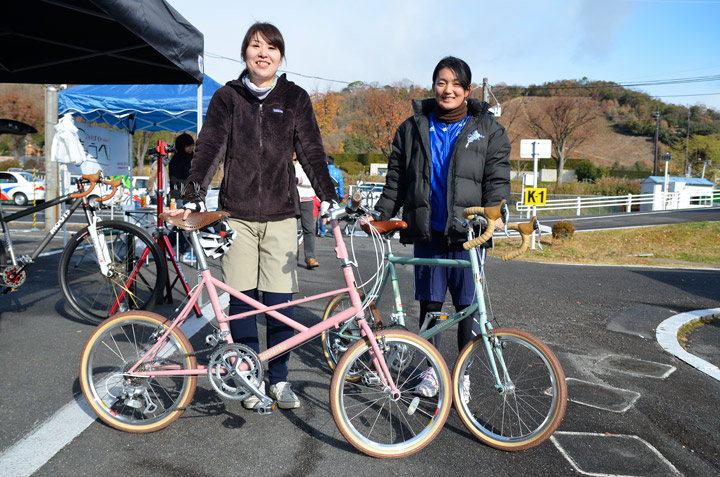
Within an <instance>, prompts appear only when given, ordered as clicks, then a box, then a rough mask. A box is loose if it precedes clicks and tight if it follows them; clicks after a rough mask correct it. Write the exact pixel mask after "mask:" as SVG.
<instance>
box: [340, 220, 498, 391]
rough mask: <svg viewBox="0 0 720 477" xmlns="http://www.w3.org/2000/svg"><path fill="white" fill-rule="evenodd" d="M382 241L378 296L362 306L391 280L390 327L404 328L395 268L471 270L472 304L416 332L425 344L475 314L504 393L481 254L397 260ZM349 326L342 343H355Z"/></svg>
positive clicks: (473, 251) (343, 330) (342, 332)
mask: <svg viewBox="0 0 720 477" xmlns="http://www.w3.org/2000/svg"><path fill="white" fill-rule="evenodd" d="M474 235H475V234H474V232H473V228H472V227H468V232H467V240H468V241H471V240H472V239H473V238H475V237H474ZM383 240H384V241H385V245H386V248H387V250H388V252H387V253H386V254H385V266H384V267H385V273H384V277H383V281H382V283H381V284H380V286H379V288H378V293H376V294H372V295H368V296H367V297H366V298H365V300H364V302H363V306H367V305H368V304H369V303H370V302H373V301H375V302H377V301H379V300H380V298H381V297H382V294H383V291H384V290H385V286H386V285H387V281H388V280H390V282H391V284H392V292H393V305H394V311H393V313H392V314H391V317H392V321H391V323H392V324H395V323H397V324H398V325H401V326H405V315H406V313H405V312H404V310H403V305H402V299H401V297H400V287H399V285H398V277H397V270H396V268H395V266H396V265H426V266H433V267H455V268H471V269H472V273H473V282H474V284H475V300H474V301H473V303H472V304H470V305H469V306H468V307H466V308H465V309H463V310H461V311H459V312H457V313H454V314H452V315H448V316H447V318H443V319H439V320H436V324H435V325H434V326H433V327H432V328H429V329H425V328H424V327H423V328H422V329H420V330H419V332H418V335H420V336H421V337H423V338H425V339H426V340H430V338H432V337H433V336H435V335H437V334H438V333H442V332H443V331H445V330H446V329H448V328H450V327H451V326H453V325H455V324H457V323H459V322H460V321H462V320H464V319H466V318H470V317H471V316H472V315H473V314H474V313H475V312H477V313H478V317H479V319H478V324H479V326H480V334H481V335H482V337H483V343H484V344H485V349H486V351H487V354H488V356H492V354H493V351H494V354H495V356H496V358H497V359H490V360H489V361H490V363H491V366H492V368H493V374H494V376H495V386H496V388H497V389H499V390H502V389H504V386H503V385H502V383H501V380H500V376H499V373H498V369H497V364H496V361H499V362H500V364H501V368H502V371H503V374H507V369H506V367H505V362H504V360H503V359H502V351H501V350H500V349H499V348H497V347H494V346H493V345H492V343H491V339H490V336H489V335H488V332H489V331H491V330H492V323H491V322H490V320H489V319H488V312H487V308H486V304H485V294H484V293H483V285H482V283H483V275H484V273H483V270H484V266H485V260H484V258H483V259H482V260H481V259H480V256H479V254H480V252H479V251H478V248H477V247H474V248H472V249H470V250H469V254H470V260H462V259H444V258H416V257H398V256H396V255H393V253H392V247H391V243H390V239H389V238H385V237H383ZM349 324H350V322H348V323H345V324H343V325H342V326H341V328H340V329H339V330H338V331H337V334H338V335H339V336H341V337H342V338H345V339H356V337H354V336H353V335H352V333H346V330H347V328H348V326H349Z"/></svg>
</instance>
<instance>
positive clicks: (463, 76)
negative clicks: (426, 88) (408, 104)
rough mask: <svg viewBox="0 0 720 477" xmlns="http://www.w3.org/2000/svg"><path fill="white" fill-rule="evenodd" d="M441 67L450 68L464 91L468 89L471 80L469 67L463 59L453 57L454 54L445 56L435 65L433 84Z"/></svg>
mask: <svg viewBox="0 0 720 477" xmlns="http://www.w3.org/2000/svg"><path fill="white" fill-rule="evenodd" d="M443 68H450V69H451V70H452V72H453V73H455V76H457V79H458V81H459V82H460V86H462V87H463V89H464V90H465V91H467V90H468V89H470V84H471V82H472V73H471V72H470V67H469V66H468V64H467V63H465V62H464V61H463V60H461V59H460V58H455V57H454V56H446V57H445V58H443V59H442V60H440V62H439V63H438V64H437V66H435V69H434V70H433V75H432V80H433V84H435V80H437V77H438V74H440V70H441V69H443Z"/></svg>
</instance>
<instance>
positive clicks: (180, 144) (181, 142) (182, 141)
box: [175, 133, 195, 151]
mask: <svg viewBox="0 0 720 477" xmlns="http://www.w3.org/2000/svg"><path fill="white" fill-rule="evenodd" d="M193 144H195V140H194V139H193V137H192V136H191V135H189V134H188V133H182V134H181V135H179V136H178V137H176V138H175V150H176V151H181V150H183V149H185V148H186V147H187V146H192V145H193Z"/></svg>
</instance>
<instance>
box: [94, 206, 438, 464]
mask: <svg viewBox="0 0 720 477" xmlns="http://www.w3.org/2000/svg"><path fill="white" fill-rule="evenodd" d="M365 213H367V211H366V210H365V209H363V208H362V207H360V205H359V203H358V202H354V203H353V204H352V205H351V207H348V208H344V207H342V208H336V209H333V210H331V211H330V216H329V219H330V224H331V229H332V232H333V235H334V237H335V244H336V249H335V250H336V255H337V258H338V260H339V261H340V268H341V271H342V274H343V278H344V286H343V287H342V288H340V289H337V290H332V291H328V292H326V293H321V294H318V295H314V296H310V297H305V298H301V299H297V300H293V301H291V302H288V303H286V304H282V305H276V306H272V307H266V306H264V305H263V304H262V303H260V302H258V301H255V300H253V299H252V298H250V297H248V296H246V295H244V294H243V293H241V292H239V291H237V290H235V289H233V288H231V287H230V286H228V285H226V284H224V283H223V282H222V281H220V280H218V279H216V278H214V277H213V276H212V275H211V274H210V271H209V269H208V265H207V258H206V254H205V250H204V249H203V247H202V246H201V242H200V238H201V233H202V232H200V231H201V230H202V229H204V228H206V227H208V226H210V225H212V224H214V223H216V222H218V221H221V220H222V219H224V218H225V217H226V216H227V213H225V212H203V213H197V214H191V215H190V217H188V220H187V221H182V219H181V216H176V217H171V216H168V215H167V214H163V217H162V219H163V220H165V221H166V222H168V223H171V224H172V225H175V226H177V227H179V228H181V229H183V230H186V231H189V232H190V240H191V243H192V245H193V247H194V248H195V250H196V252H197V257H198V261H199V264H200V270H201V281H200V283H199V284H198V286H197V287H195V288H194V289H193V290H192V291H191V293H190V296H189V300H188V302H187V303H186V304H185V306H184V307H183V309H182V311H181V312H180V314H179V315H178V316H177V317H176V318H175V319H173V320H172V321H171V320H168V319H165V318H163V317H162V316H160V315H157V314H155V313H150V312H144V311H129V312H125V313H121V314H118V315H115V316H113V317H111V318H108V319H107V320H106V321H104V322H103V323H101V324H100V325H99V326H98V327H97V329H96V330H95V331H94V332H93V333H92V335H91V336H90V337H89V338H88V341H87V343H86V345H85V347H84V349H83V352H82V357H81V360H80V384H81V387H82V391H83V394H84V396H85V398H86V399H87V401H88V403H89V404H90V407H91V408H92V409H93V411H94V412H95V413H96V414H97V415H98V416H99V417H100V419H102V420H103V421H104V422H105V423H107V424H108V425H110V426H112V427H114V428H116V429H120V430H123V431H127V432H153V431H157V430H160V429H163V428H165V427H167V426H168V425H170V424H171V423H172V422H174V421H175V420H176V419H178V418H179V417H180V416H181V415H182V413H183V412H184V411H185V409H186V408H187V407H188V406H189V405H190V402H191V401H192V398H193V395H194V394H195V388H196V386H197V378H198V376H206V377H207V378H208V380H209V382H210V385H211V387H212V388H213V389H214V390H215V391H216V392H217V393H218V394H219V395H220V396H222V397H224V398H226V399H245V398H247V397H249V396H250V395H251V394H252V395H255V396H257V397H258V398H259V400H260V401H259V402H258V404H257V405H256V406H255V411H256V412H258V413H260V414H266V413H270V412H272V411H273V409H274V408H275V402H274V401H273V400H272V399H271V398H270V397H268V396H267V395H265V394H264V393H262V392H261V391H260V389H259V385H260V383H261V382H262V380H263V363H265V362H267V361H268V360H270V359H272V358H274V357H277V356H279V355H281V354H284V353H288V352H290V351H291V350H292V349H293V348H295V347H296V346H299V345H301V344H303V343H306V342H307V341H309V340H310V339H312V338H315V337H317V336H320V334H321V333H322V332H323V331H326V330H328V329H330V328H333V327H338V326H340V324H341V323H343V322H345V321H347V320H348V319H350V318H352V317H355V318H356V320H357V325H358V327H359V329H360V330H361V333H362V336H363V338H362V339H360V340H358V341H357V342H356V343H355V344H353V345H352V346H351V347H350V348H349V349H348V350H347V352H345V354H344V355H343V357H342V359H341V360H340V361H339V362H338V364H337V366H336V368H335V371H334V374H333V377H332V380H331V383H330V407H331V409H332V415H333V418H334V420H335V423H336V424H337V426H338V428H339V430H340V432H341V433H342V434H343V436H345V438H346V439H347V440H348V442H350V444H352V445H353V446H354V447H355V448H357V449H358V450H360V451H362V452H364V453H366V454H368V455H371V456H375V457H381V458H395V457H404V456H407V455H410V454H412V453H414V452H417V451H419V450H420V449H422V448H423V447H425V446H426V445H427V444H429V443H430V442H431V441H432V440H433V438H435V436H436V435H437V434H438V433H439V432H440V430H441V429H442V427H443V425H444V423H445V421H446V419H447V417H448V414H449V412H450V407H451V404H452V387H451V377H450V373H449V371H448V368H447V365H446V364H445V361H444V360H443V358H442V356H441V355H440V353H439V352H438V351H437V350H436V349H435V348H434V347H433V346H432V345H431V344H430V343H429V342H428V341H426V340H425V339H423V338H421V337H419V336H417V335H415V334H413V333H410V332H408V331H405V330H399V329H384V330H374V329H373V328H372V326H371V325H370V324H368V322H367V321H366V319H365V314H364V312H363V308H362V306H363V305H362V300H361V298H360V296H359V294H358V291H357V289H356V281H355V273H354V269H353V266H352V262H350V260H349V258H348V252H347V249H346V247H345V243H344V241H343V238H342V234H341V231H340V226H339V221H340V220H348V221H353V220H359V219H360V218H361V217H362V216H363V215H364V214H365ZM203 290H206V291H207V294H208V296H209V297H210V302H211V303H212V307H213V310H214V312H215V317H216V320H217V326H216V328H215V330H214V331H213V332H212V333H211V334H209V335H208V336H207V337H206V340H205V341H206V343H208V344H209V345H210V346H211V350H210V353H209V357H208V358H207V363H203V364H199V363H198V354H197V353H196V352H195V351H194V350H193V348H192V345H191V344H190V342H189V341H188V339H187V338H186V336H185V335H184V334H183V332H182V331H181V330H180V325H181V324H182V323H183V322H184V321H185V319H186V318H187V317H188V316H189V315H190V312H191V311H192V309H193V306H194V305H195V303H196V302H197V300H198V297H199V296H200V294H201V293H202V292H203ZM220 292H227V293H229V294H231V295H233V296H235V297H237V298H239V299H240V300H242V301H244V302H246V303H248V304H250V305H252V306H253V307H254V308H255V309H254V310H253V311H250V312H245V313H241V314H237V315H232V316H227V315H226V314H225V312H224V311H223V309H222V307H221V305H220V301H219V297H218V293H220ZM343 293H346V294H349V296H350V301H351V304H352V306H351V307H350V308H347V309H344V310H343V311H341V312H338V313H337V314H335V315H333V316H331V317H329V318H328V319H326V320H322V321H321V320H320V319H318V323H317V324H315V325H313V326H311V327H306V326H304V325H302V324H300V323H298V322H296V321H294V320H291V319H289V318H287V317H286V316H284V315H282V314H280V313H278V312H277V310H278V309H281V308H284V307H286V306H292V305H300V304H303V303H306V302H310V301H315V300H322V299H327V298H329V297H332V296H336V295H340V294H343ZM258 313H265V314H266V316H267V317H268V318H272V319H277V320H280V321H282V322H284V323H287V324H288V325H290V326H292V327H293V328H294V329H295V330H297V333H296V334H295V335H294V336H293V337H292V338H290V339H288V340H286V341H284V342H282V343H280V344H279V345H277V346H274V347H273V348H271V349H268V350H265V351H263V352H262V353H260V354H256V353H255V352H254V351H253V350H252V349H251V348H249V347H247V346H244V345H242V344H238V343H234V342H233V340H232V336H231V335H230V327H229V324H228V322H229V321H231V320H237V319H243V318H247V317H249V316H252V315H255V314H258ZM428 366H430V367H432V368H433V369H434V370H435V373H436V376H437V378H438V385H439V386H438V392H437V394H435V395H434V396H432V397H428V396H422V395H420V393H419V392H418V389H417V387H418V385H419V384H420V381H421V374H422V372H423V371H425V370H426V369H427V367H428ZM348 378H350V379H348Z"/></svg>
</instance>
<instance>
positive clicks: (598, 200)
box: [348, 183, 720, 215]
mask: <svg viewBox="0 0 720 477" xmlns="http://www.w3.org/2000/svg"><path fill="white" fill-rule="evenodd" d="M384 185H385V184H382V183H364V184H360V185H350V186H348V188H349V194H350V195H351V196H352V194H353V192H354V191H355V190H356V189H357V190H360V191H361V192H363V196H364V201H365V202H364V204H363V205H366V206H368V207H372V206H373V205H375V202H376V201H377V200H378V199H379V198H380V195H381V194H382V189H383V187H384ZM512 195H513V196H521V195H522V194H519V193H513V194H512ZM520 200H522V197H520ZM513 202H514V205H515V209H516V210H517V211H518V212H519V213H521V214H524V213H529V212H530V211H533V208H534V207H535V208H536V209H535V213H541V212H552V211H563V210H572V211H574V212H575V215H582V213H583V211H584V212H585V213H586V214H587V213H590V214H597V213H612V212H618V210H617V209H619V211H621V212H633V211H638V210H640V208H641V207H642V206H647V210H672V209H686V208H702V207H713V206H715V207H720V190H715V191H713V192H711V193H710V194H703V195H693V196H690V197H688V194H687V191H681V192H668V193H663V192H660V193H658V194H627V195H612V196H607V195H605V196H600V195H591V196H588V195H586V196H573V197H568V198H563V199H549V200H547V201H545V205H537V206H533V205H526V204H523V203H521V202H520V201H517V202H515V200H514V199H513V200H511V203H513ZM643 208H645V207H643ZM592 209H594V210H592ZM613 209H615V210H613Z"/></svg>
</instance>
